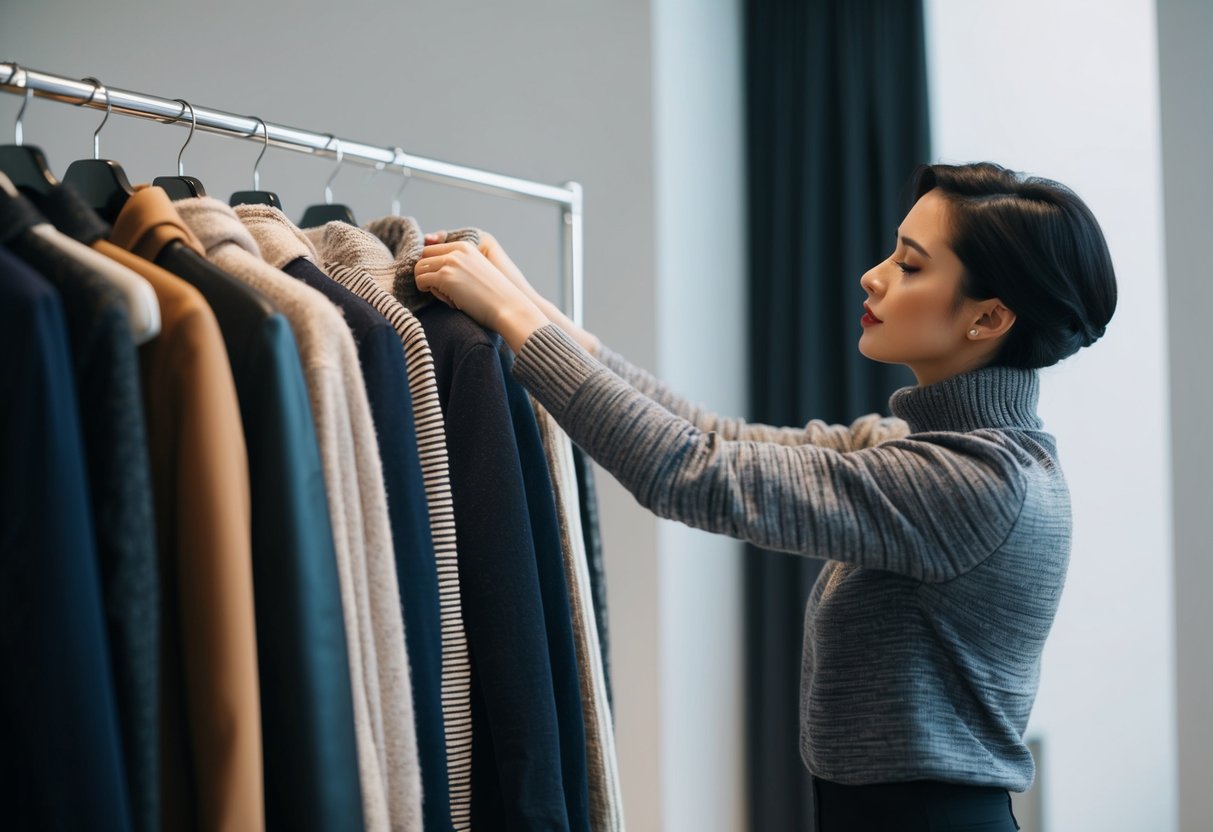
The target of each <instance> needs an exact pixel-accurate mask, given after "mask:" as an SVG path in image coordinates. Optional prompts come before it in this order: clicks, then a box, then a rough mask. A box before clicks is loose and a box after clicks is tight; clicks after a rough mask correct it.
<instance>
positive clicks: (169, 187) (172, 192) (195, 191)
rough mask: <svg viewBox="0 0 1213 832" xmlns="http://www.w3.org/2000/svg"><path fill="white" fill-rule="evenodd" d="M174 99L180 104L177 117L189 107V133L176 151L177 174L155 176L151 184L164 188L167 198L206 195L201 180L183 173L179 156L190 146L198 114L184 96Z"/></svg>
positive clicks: (175, 198) (183, 167) (183, 168)
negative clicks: (179, 111)
mask: <svg viewBox="0 0 1213 832" xmlns="http://www.w3.org/2000/svg"><path fill="white" fill-rule="evenodd" d="M173 100H174V101H177V102H180V104H181V115H179V116H177V118H178V119H180V118H181V116H183V115H185V108H186V107H189V108H190V134H189V135H188V136H186V137H185V144H183V145H181V149H180V150H179V151H177V175H176V176H157V177H156V178H155V179H153V180H152V184H153V185H155V186H156V187H157V188H164V190H165V192H166V193H168V196H169V199H172V200H178V199H190V198H191V197H195V196H206V188H204V187H202V182H200V181H199V180H198V179H196V178H194V177H193V176H186V175H185V165H184V164H182V162H181V157H182V156H183V155H184V154H185V149H186V148H187V147H189V146H190V142H191V141H193V138H194V130H195V129H196V128H197V127H198V116H196V115H195V114H194V105H193V104H191V103H189V102H188V101H186V100H185V99H184V98H174V99H173Z"/></svg>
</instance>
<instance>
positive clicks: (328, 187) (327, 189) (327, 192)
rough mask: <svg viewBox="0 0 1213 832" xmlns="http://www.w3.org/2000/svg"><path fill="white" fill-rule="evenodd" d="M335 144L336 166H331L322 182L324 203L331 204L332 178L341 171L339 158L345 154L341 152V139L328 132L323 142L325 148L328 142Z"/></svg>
mask: <svg viewBox="0 0 1213 832" xmlns="http://www.w3.org/2000/svg"><path fill="white" fill-rule="evenodd" d="M334 143H335V144H336V147H337V167H335V168H333V172H332V173H330V174H329V178H328V181H327V182H325V183H324V204H325V205H332V204H333V180H334V179H336V178H337V174H338V173H340V172H341V160H342V159H343V158H345V154H344V153H342V152H341V139H339V138H337V137H336V136H334V135H333V134H332V133H329V140H328V141H327V142H325V143H324V147H325V149H326V150H327V149H328V146H329V145H330V144H334Z"/></svg>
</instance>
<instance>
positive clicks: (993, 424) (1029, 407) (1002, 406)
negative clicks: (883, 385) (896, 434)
mask: <svg viewBox="0 0 1213 832" xmlns="http://www.w3.org/2000/svg"><path fill="white" fill-rule="evenodd" d="M1039 399H1040V374H1039V373H1038V372H1037V371H1036V370H1022V369H1018V368H1015V367H983V368H981V369H979V370H973V371H971V372H967V373H961V374H959V375H956V376H952V377H951V378H947V379H944V380H943V381H940V382H936V383H935V384H928V385H925V386H918V387H903V388H902V389H900V390H898V391H897V392H895V393H894V394H893V396H892V398H890V399H889V407H890V409H891V410H892V412H893V415H894V416H897V417H898V418H901V419H904V420H905V421H906V422H908V423H909V425H910V430H911V431H912V432H914V433H922V432H925V431H969V430H979V429H981V428H1018V429H1022V430H1039V429H1040V428H1041V427H1042V422H1041V420H1040V417H1039V416H1037V414H1036V406H1037V403H1038V401H1039Z"/></svg>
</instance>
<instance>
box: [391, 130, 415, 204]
mask: <svg viewBox="0 0 1213 832" xmlns="http://www.w3.org/2000/svg"><path fill="white" fill-rule="evenodd" d="M393 150H394V153H395V156H393V160H395V158H396V157H398V156H403V155H404V148H403V147H397V148H393ZM400 175H401V177H402V181H401V183H400V187H399V188H397V189H396V193H395V194H394V195H393V196H392V216H393V217H398V216H400V195H401V194H402V193H404V189H405V187H406V186H407V185H408V184H409V183H410V182H412V181H413V172H412V171H411V170H409V169H408V168H406V167H405V166H404V165H401V166H400Z"/></svg>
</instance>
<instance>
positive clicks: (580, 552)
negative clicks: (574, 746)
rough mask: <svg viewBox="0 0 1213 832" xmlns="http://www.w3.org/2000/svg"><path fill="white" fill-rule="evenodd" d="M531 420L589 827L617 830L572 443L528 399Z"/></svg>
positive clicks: (619, 804) (606, 705) (615, 766)
mask: <svg viewBox="0 0 1213 832" xmlns="http://www.w3.org/2000/svg"><path fill="white" fill-rule="evenodd" d="M532 405H533V407H534V409H535V421H536V423H537V424H538V425H539V432H540V434H541V435H542V437H543V449H544V455H545V456H546V457H547V463H548V470H549V471H550V472H551V475H552V488H553V489H554V490H555V498H556V515H557V518H558V520H559V523H560V547H561V549H562V551H563V554H564V571H565V580H566V581H567V583H568V587H569V611H570V613H571V614H572V616H573V638H574V643H575V644H576V647H577V665H578V677H579V678H578V681H579V682H580V685H581V709H582V717H583V720H584V723H585V746H586V747H585V757H586V774H587V779H588V781H589V789H590V828H591V829H593V830H594V832H621V830H623V828H624V824H623V794H622V792H621V791H620V788H619V760H618V757H617V755H616V753H615V724H614V719H613V717H612V716H611V705H610V700H609V699H608V697H607V684H606V672H605V669H604V668H603V664H602V651H601V648H600V646H599V644H598V627H597V624H596V622H595V619H594V608H593V591H592V589H591V586H590V571H589V562H588V560H587V559H586V551H585V538H584V536H583V533H582V528H581V511H580V505H579V500H578V497H579V495H578V492H577V473H576V469H575V468H574V465H573V443H572V442H570V441H569V437H568V435H567V434H565V432H564V431H562V430H561V429H560V426H559V425H557V424H556V422H555V420H554V419H552V417H551V415H550V414H549V413H548V412H547V411H546V410H544V409H543V405H541V404H540V403H539V402H537V401H532Z"/></svg>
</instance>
